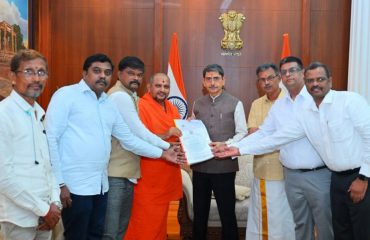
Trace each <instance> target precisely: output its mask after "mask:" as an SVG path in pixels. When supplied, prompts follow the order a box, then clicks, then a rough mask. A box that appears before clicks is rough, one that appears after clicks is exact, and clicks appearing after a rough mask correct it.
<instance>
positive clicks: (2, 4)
mask: <svg viewBox="0 0 370 240" xmlns="http://www.w3.org/2000/svg"><path fill="white" fill-rule="evenodd" d="M31 6H32V4H31V0H28V1H27V0H0V96H3V97H6V96H8V95H9V94H10V92H11V89H12V85H11V82H10V80H9V78H8V74H9V70H10V67H9V63H10V60H11V58H12V57H13V56H14V54H15V53H16V52H17V51H18V50H20V49H24V48H29V44H30V42H31V41H30V29H31V26H30V16H31ZM0 98H1V97H0Z"/></svg>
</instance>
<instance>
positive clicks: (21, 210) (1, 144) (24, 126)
mask: <svg viewBox="0 0 370 240" xmlns="http://www.w3.org/2000/svg"><path fill="white" fill-rule="evenodd" d="M44 113H45V112H44V110H43V109H42V108H41V107H40V106H39V105H38V104H37V103H36V102H35V104H34V106H33V107H32V106H31V105H30V104H29V103H28V102H26V101H25V100H24V99H23V98H22V97H21V96H20V95H19V94H18V93H17V92H15V91H14V90H13V91H12V93H11V94H10V96H9V97H8V98H6V99H5V100H3V101H2V102H1V103H0V171H1V173H0V221H1V222H11V223H13V224H16V225H18V226H20V227H34V226H37V225H38V219H39V217H40V216H45V215H46V214H47V212H48V211H49V208H50V204H51V203H52V202H55V201H59V186H58V184H57V183H56V180H55V178H54V176H53V174H52V169H51V165H50V158H49V151H48V143H47V139H46V135H45V131H44V126H43V123H42V119H43V116H44Z"/></svg>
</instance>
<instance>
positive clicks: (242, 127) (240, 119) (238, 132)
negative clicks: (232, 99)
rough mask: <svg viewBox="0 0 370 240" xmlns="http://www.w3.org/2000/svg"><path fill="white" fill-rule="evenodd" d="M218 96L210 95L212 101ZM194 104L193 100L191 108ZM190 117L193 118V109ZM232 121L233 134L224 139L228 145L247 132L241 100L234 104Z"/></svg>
mask: <svg viewBox="0 0 370 240" xmlns="http://www.w3.org/2000/svg"><path fill="white" fill-rule="evenodd" d="M218 96H220V95H218ZM218 96H216V97H212V96H210V97H211V99H212V100H213V102H214V101H215V99H216V98H217V97H218ZM194 105H195V102H194V104H193V109H194ZM191 117H192V118H194V119H195V115H194V111H193V112H192V116H191ZM234 122H235V135H234V136H233V137H232V138H230V139H228V140H226V141H225V143H226V144H228V145H229V144H233V143H236V142H238V141H240V140H241V139H242V138H244V137H245V136H246V135H247V133H248V132H247V129H248V128H247V121H246V120H245V113H244V107H243V103H242V102H241V101H238V103H237V104H236V106H235V112H234Z"/></svg>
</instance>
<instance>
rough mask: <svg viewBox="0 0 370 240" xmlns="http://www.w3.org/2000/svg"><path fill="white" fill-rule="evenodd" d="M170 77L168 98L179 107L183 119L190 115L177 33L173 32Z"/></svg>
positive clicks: (169, 61)
mask: <svg viewBox="0 0 370 240" xmlns="http://www.w3.org/2000/svg"><path fill="white" fill-rule="evenodd" d="M167 75H168V77H169V78H170V85H171V87H170V94H169V96H168V100H170V101H171V103H172V104H173V105H175V106H176V107H177V109H178V110H179V112H180V115H181V117H182V119H186V117H187V116H188V104H187V102H186V92H185V87H184V81H183V79H182V71H181V63H180V56H179V47H178V42H177V34H176V33H173V34H172V39H171V47H170V55H169V58H168V73H167Z"/></svg>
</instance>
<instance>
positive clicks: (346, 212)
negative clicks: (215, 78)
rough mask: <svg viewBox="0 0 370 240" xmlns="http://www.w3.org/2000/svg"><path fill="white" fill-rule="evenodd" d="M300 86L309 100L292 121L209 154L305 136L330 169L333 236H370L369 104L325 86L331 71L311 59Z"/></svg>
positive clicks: (358, 239) (267, 148) (247, 149)
mask: <svg viewBox="0 0 370 240" xmlns="http://www.w3.org/2000/svg"><path fill="white" fill-rule="evenodd" d="M305 84H306V88H307V90H308V92H309V93H310V95H311V96H312V98H311V99H310V100H309V101H306V102H305V104H304V105H302V107H301V110H300V112H299V114H296V118H295V119H293V121H289V122H287V123H286V126H285V127H284V128H282V129H279V130H278V131H276V132H275V133H273V134H272V135H270V136H266V137H265V138H263V139H261V140H260V141H256V142H254V140H253V139H252V138H249V139H243V140H242V141H241V142H239V143H238V146H236V147H230V148H226V149H225V148H224V149H221V148H220V149H218V150H215V152H216V153H215V154H216V155H217V156H219V157H221V156H229V155H239V154H244V153H246V152H248V153H250V152H253V153H256V152H265V151H271V150H273V149H276V148H280V147H282V146H283V145H284V144H288V143H289V144H292V143H291V142H293V141H295V140H298V139H301V138H304V137H307V138H308V139H309V141H310V142H311V144H312V146H313V147H314V148H315V150H316V151H317V152H318V153H319V155H320V156H321V158H322V160H323V161H324V162H325V164H326V166H327V167H328V168H329V169H330V170H331V172H332V174H331V184H330V201H331V210H332V221H333V230H334V237H335V239H343V240H348V239H354V240H363V239H370V228H369V227H368V224H369V222H370V194H369V189H368V178H369V177H370V107H369V105H368V103H367V102H366V100H365V99H364V98H363V97H361V96H360V95H358V94H356V93H352V92H337V91H334V90H331V87H332V77H331V73H330V71H329V69H328V67H327V66H326V65H324V64H322V63H319V62H313V63H311V64H310V65H309V66H308V67H307V68H306V71H305ZM224 150H225V151H226V152H224V153H217V152H218V151H221V152H222V151H224ZM322 169H323V168H321V169H320V168H317V169H316V170H317V171H321V170H322ZM306 184H309V182H307V183H306ZM320 210H321V211H323V210H324V209H323V208H322V209H320Z"/></svg>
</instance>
